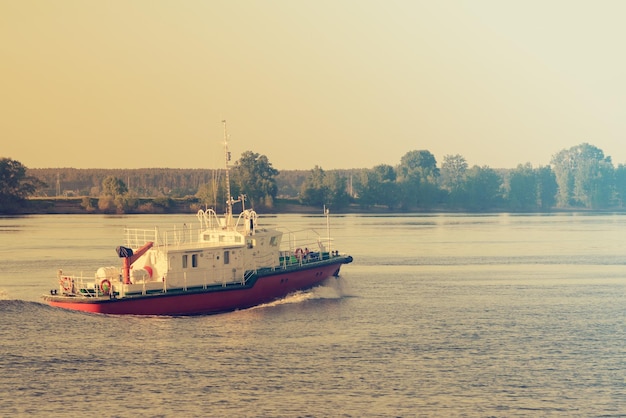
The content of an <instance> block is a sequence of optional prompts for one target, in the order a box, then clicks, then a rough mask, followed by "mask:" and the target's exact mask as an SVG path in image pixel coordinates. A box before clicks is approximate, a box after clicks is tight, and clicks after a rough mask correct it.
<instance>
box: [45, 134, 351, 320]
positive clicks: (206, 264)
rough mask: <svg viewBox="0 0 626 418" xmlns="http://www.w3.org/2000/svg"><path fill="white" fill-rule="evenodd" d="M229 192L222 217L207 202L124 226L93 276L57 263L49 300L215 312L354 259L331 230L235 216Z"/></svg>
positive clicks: (330, 272)
mask: <svg viewBox="0 0 626 418" xmlns="http://www.w3.org/2000/svg"><path fill="white" fill-rule="evenodd" d="M225 149H226V151H227V145H225ZM227 155H228V154H227ZM227 172H228V165H227ZM226 178H227V179H228V176H226ZM227 181H228V180H227ZM227 194H228V200H227V211H226V214H225V215H224V217H223V218H219V217H218V216H217V214H216V213H215V211H213V210H212V209H207V210H200V211H199V212H198V213H197V219H198V223H197V225H196V226H195V227H193V226H188V227H185V228H183V229H173V230H169V231H160V230H159V229H157V228H155V229H150V230H145V229H126V230H125V244H124V246H120V247H118V248H117V253H118V256H119V257H120V258H121V261H122V265H121V267H101V268H99V269H97V271H96V272H95V275H94V276H91V277H82V276H76V275H69V274H66V273H64V272H63V271H61V270H59V271H58V281H59V287H58V289H53V290H51V291H50V294H49V295H45V296H44V297H43V298H44V300H45V301H46V302H47V303H48V304H49V305H51V306H56V307H59V308H64V309H71V310H78V311H85V312H94V313H102V314H116V315H126V314H130V315H199V314H211V313H218V312H226V311H232V310H236V309H244V308H249V307H252V306H256V305H259V304H263V303H266V302H270V301H273V300H276V299H279V298H282V297H284V296H286V295H288V294H289V293H292V292H295V291H297V290H303V289H307V288H311V287H314V286H316V285H319V284H321V283H322V282H324V281H325V280H326V279H328V278H331V277H333V276H335V277H336V276H338V274H339V269H340V268H341V265H342V264H346V263H350V262H352V257H351V256H349V255H346V254H342V253H340V252H339V251H337V250H335V249H334V248H333V247H332V246H331V243H332V241H331V239H330V234H329V232H328V231H327V232H326V234H318V233H316V232H315V231H312V230H307V231H288V230H282V229H280V228H262V227H260V226H259V225H258V223H257V221H258V216H257V214H256V212H255V211H253V210H250V209H243V210H242V212H241V213H240V214H239V216H238V217H236V218H235V217H234V216H233V213H232V206H233V203H236V202H235V201H234V200H233V199H232V198H231V197H230V187H227ZM241 201H242V206H243V198H242V199H241ZM324 212H325V215H326V217H327V222H326V227H327V228H328V211H327V210H325V211H324Z"/></svg>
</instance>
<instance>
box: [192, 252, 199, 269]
mask: <svg viewBox="0 0 626 418" xmlns="http://www.w3.org/2000/svg"><path fill="white" fill-rule="evenodd" d="M191 267H194V268H195V267H198V254H192V255H191Z"/></svg>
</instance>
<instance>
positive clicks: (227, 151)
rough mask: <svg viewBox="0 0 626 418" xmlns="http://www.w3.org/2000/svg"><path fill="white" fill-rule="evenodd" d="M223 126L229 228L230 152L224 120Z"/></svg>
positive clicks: (230, 201)
mask: <svg viewBox="0 0 626 418" xmlns="http://www.w3.org/2000/svg"><path fill="white" fill-rule="evenodd" d="M222 123H223V124H224V160H225V168H226V225H228V226H230V224H231V220H232V217H233V198H232V196H231V195H230V176H229V174H228V163H229V162H230V151H229V150H228V131H227V130H226V120H223V121H222Z"/></svg>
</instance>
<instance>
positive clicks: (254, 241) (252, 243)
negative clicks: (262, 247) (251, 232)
mask: <svg viewBox="0 0 626 418" xmlns="http://www.w3.org/2000/svg"><path fill="white" fill-rule="evenodd" d="M247 243H248V248H254V246H255V245H256V240H254V239H251V238H249V239H248V240H247Z"/></svg>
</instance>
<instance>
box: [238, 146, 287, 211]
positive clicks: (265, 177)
mask: <svg viewBox="0 0 626 418" xmlns="http://www.w3.org/2000/svg"><path fill="white" fill-rule="evenodd" d="M277 175H278V170H276V169H274V167H272V164H271V163H270V162H269V160H268V159H267V157H266V156H265V155H259V154H257V153H254V152H252V151H245V152H244V153H243V154H242V155H241V158H240V159H239V160H238V161H237V162H236V163H235V166H234V168H233V181H234V184H233V186H234V187H233V189H232V191H233V192H234V193H233V194H234V195H238V194H241V193H245V195H246V196H247V198H248V201H249V202H250V204H251V205H252V207H254V206H255V205H262V206H266V207H271V206H272V205H273V202H274V199H275V198H276V193H277V191H278V187H277V186H276V176H277Z"/></svg>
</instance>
